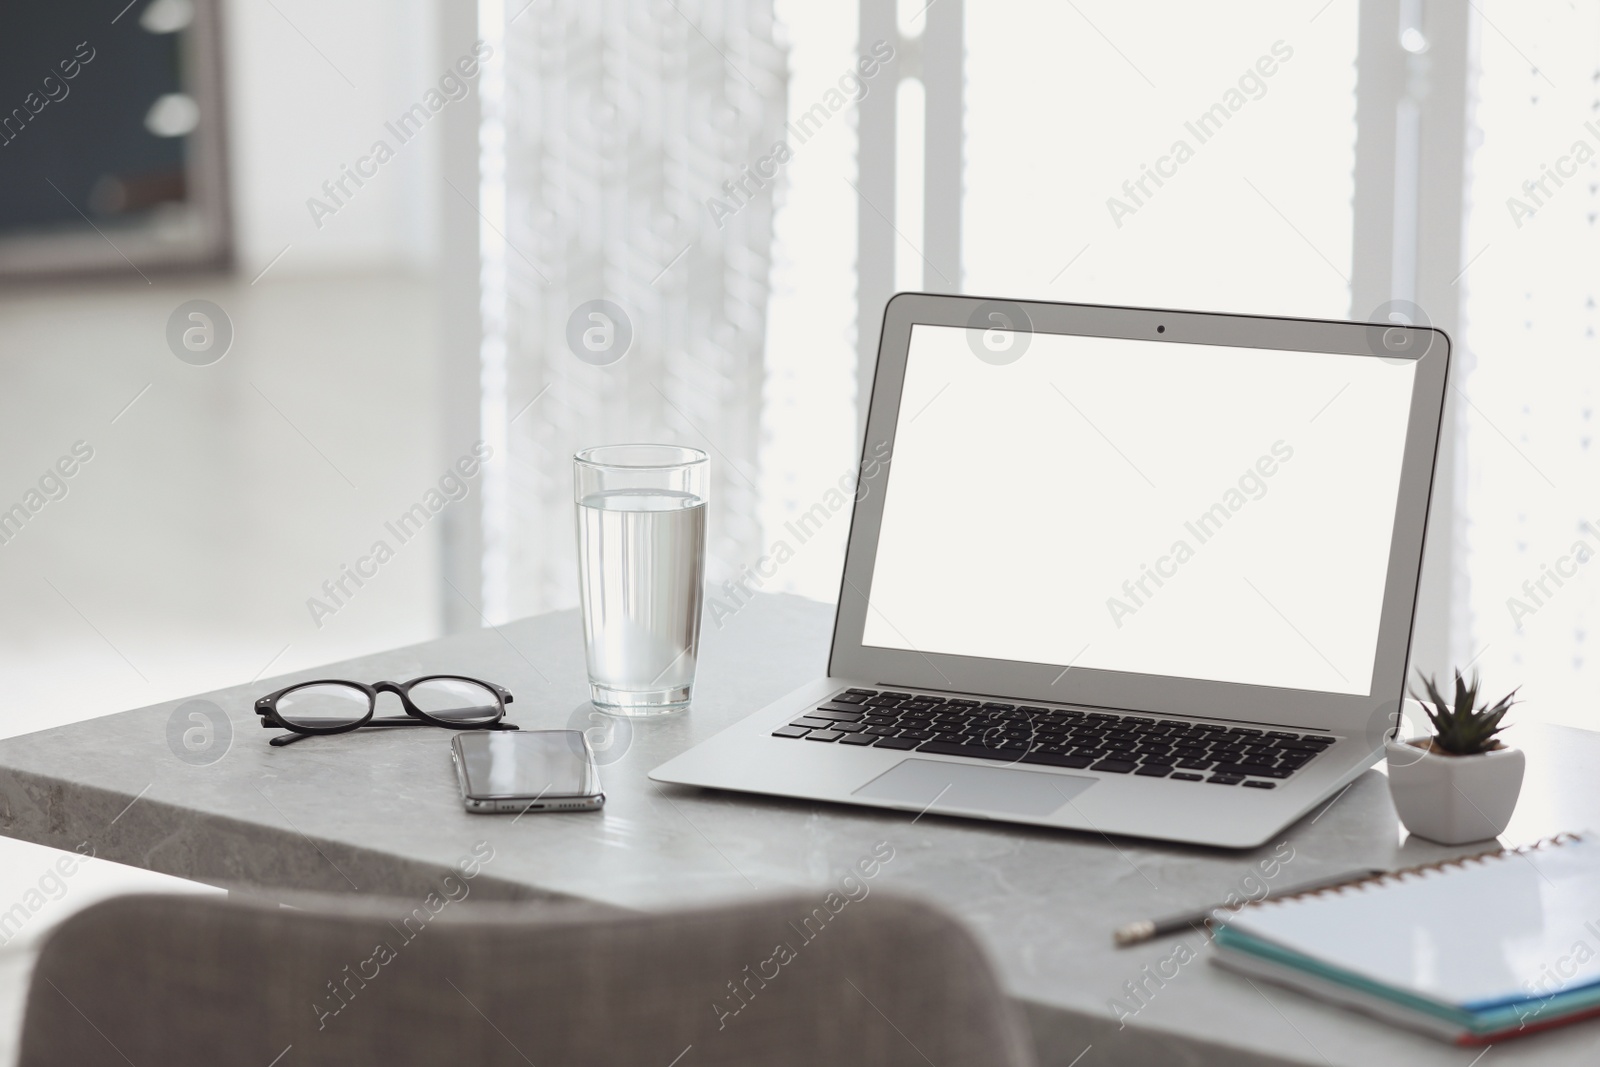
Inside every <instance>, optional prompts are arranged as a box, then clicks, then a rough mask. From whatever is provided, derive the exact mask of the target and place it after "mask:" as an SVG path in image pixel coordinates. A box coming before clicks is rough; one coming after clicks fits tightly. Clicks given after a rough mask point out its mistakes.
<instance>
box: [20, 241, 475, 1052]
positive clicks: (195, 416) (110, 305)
mask: <svg viewBox="0 0 1600 1067" xmlns="http://www.w3.org/2000/svg"><path fill="white" fill-rule="evenodd" d="M197 298H198V299H206V300H211V301H213V302H215V303H216V304H218V305H219V306H221V307H222V308H223V310H224V311H225V312H226V313H227V315H228V316H229V318H230V319H231V320H232V323H233V327H234V331H235V337H234V341H233V345H232V348H231V349H230V351H229V352H228V354H227V355H226V357H225V358H223V359H222V360H221V361H220V362H218V363H215V364H213V365H211V366H203V367H201V366H192V365H189V364H187V363H184V362H182V361H180V360H179V359H177V358H176V357H175V356H174V355H173V353H172V351H171V350H170V349H169V348H168V346H167V340H166V326H167V319H168V316H169V315H170V314H171V313H172V311H173V310H174V309H175V308H176V307H177V306H178V305H179V304H181V303H183V302H184V301H187V300H192V299H197ZM433 309H434V300H433V293H432V291H431V288H430V287H429V285H428V284H427V283H426V282H425V281H422V280H419V279H417V278H415V277H408V276H404V275H399V274H395V275H362V276H341V277H323V278H301V279H291V278H285V279H283V280H274V279H273V278H272V276H271V274H270V273H269V274H268V275H267V276H266V277H265V278H263V279H262V280H261V281H259V282H258V283H256V284H255V285H251V284H249V280H248V279H242V278H240V279H213V278H206V279H200V280H171V279H162V278H155V279H154V280H153V282H152V283H151V284H145V283H143V282H142V281H139V280H135V281H134V282H132V283H129V282H123V281H119V282H115V283H111V282H102V283H93V284H84V283H75V284H73V285H71V286H59V287H48V288H45V287H32V288H13V289H11V290H9V291H6V292H0V512H4V511H7V510H9V509H10V508H11V507H12V505H14V504H20V503H26V502H28V500H29V498H28V493H29V491H30V490H41V486H40V479H41V477H43V476H45V475H46V473H47V472H48V471H50V470H51V469H52V467H53V465H54V464H56V462H57V461H58V460H59V459H61V457H63V456H68V455H71V454H72V450H73V446H74V444H75V443H77V442H83V445H80V446H79V453H80V455H81V454H83V453H84V452H86V451H87V450H88V449H92V450H93V455H92V458H91V459H89V460H88V461H87V462H84V463H82V464H81V465H80V466H78V468H77V469H76V470H75V472H74V474H73V475H72V477H70V478H67V479H64V480H63V481H64V484H65V489H66V492H65V495H64V496H63V495H60V489H59V488H57V485H56V483H55V482H53V481H47V483H46V485H45V486H44V487H43V489H42V490H41V491H40V497H39V498H34V499H33V502H35V503H37V501H38V500H39V499H40V498H44V497H46V496H47V493H53V494H55V495H57V496H58V497H59V498H58V499H47V500H46V502H45V503H44V505H43V506H42V507H40V508H39V510H38V511H37V513H35V514H33V515H32V516H31V517H30V518H29V519H28V521H27V522H26V524H25V525H23V526H22V528H21V530H20V532H16V533H15V534H14V535H11V534H9V529H10V528H9V527H7V528H5V529H6V530H7V531H8V536H9V540H7V541H6V542H5V543H0V606H3V608H0V679H3V683H4V684H3V686H0V737H6V736H13V735H16V734H22V733H29V732H32V731H34V730H40V729H45V728H47V727H50V726H55V725H58V724H61V723H65V722H70V721H74V720H78V719H85V718H91V717H94V716H98V715H105V714H109V713H112V712H116V711H120V710H123V709H126V708H132V707H139V706H143V705H147V704H152V703H156V702H160V701H165V700H170V699H174V698H177V697H181V696H184V695H186V694H189V693H194V692H198V691H203V690H207V689H212V688H217V687H220V686H223V685H229V684H235V683H238V682H240V681H244V680H247V679H250V678H253V677H257V676H270V675H273V674H279V673H282V672H284V671H287V670H292V669H296V668H300V667H307V666H313V665H315V664H318V663H323V662H328V661H332V660H337V659H342V658H345V657H348V656H353V655H358V654H360V653H363V652H369V651H373V650H376V649H380V648H385V647H389V646H393V645H398V644H403V643H409V642H414V641H420V640H425V639H427V638H429V637H432V636H435V634H436V633H437V618H438V593H437V586H438V580H437V574H438V560H437V555H438V530H437V528H436V526H437V522H436V521H435V522H434V523H433V524H432V525H430V526H429V527H428V528H425V529H424V530H423V532H422V533H421V534H420V535H419V536H417V537H415V538H413V539H412V540H410V541H408V542H407V543H406V544H404V545H401V546H398V549H397V551H396V554H395V556H394V558H393V559H392V560H391V561H389V562H387V563H385V564H384V565H383V566H382V567H381V568H380V570H379V572H378V574H377V576H376V577H374V578H372V579H370V580H368V581H367V582H366V584H365V585H364V586H363V587H361V588H360V589H359V590H356V591H355V595H354V596H353V597H351V598H349V599H348V601H347V602H346V604H345V605H344V606H342V607H340V608H339V610H338V611H337V612H336V613H335V614H333V615H332V616H328V617H324V618H323V619H321V623H322V625H321V626H320V627H319V626H318V625H316V622H315V621H314V620H313V618H312V616H311V613H310V611H309V610H308V608H307V605H306V601H307V599H308V598H310V597H312V596H321V595H322V594H321V591H320V587H321V585H322V583H323V582H324V581H326V580H330V579H336V578H338V577H339V572H340V567H341V565H346V564H354V562H355V561H356V559H357V558H358V557H359V556H361V555H363V554H365V553H366V552H367V550H368V548H369V547H370V546H371V545H372V543H373V542H374V541H375V540H377V539H379V538H380V537H386V539H387V540H389V541H390V542H391V543H394V541H395V539H394V538H393V537H392V536H386V531H385V528H384V523H385V521H386V520H393V519H394V518H395V517H397V516H398V515H400V514H401V513H402V512H403V511H405V510H406V509H407V508H409V507H410V506H411V505H412V504H414V503H417V502H418V501H419V500H420V499H421V497H422V496H423V494H424V493H425V492H426V491H427V490H428V489H429V488H430V487H432V486H434V485H436V484H437V482H438V480H439V477H440V475H441V474H442V473H443V463H444V460H443V452H441V450H440V449H439V448H438V445H437V438H438V434H437V432H436V427H435V419H436V415H435V405H434V404H433V403H432V400H431V397H432V394H433V392H434V389H435V386H434V369H433V362H432V353H433V336H434V322H433V315H434V311H433ZM130 402H131V403H130ZM470 444H471V442H464V443H462V444H461V447H459V448H455V449H454V450H453V451H451V453H450V454H451V455H455V454H456V453H458V452H464V451H466V448H467V447H468V446H470ZM67 466H68V468H70V467H71V464H68V465H67ZM476 495H477V491H476V487H474V490H473V497H472V499H473V500H475V499H476ZM451 506H457V507H459V506H465V505H460V504H457V505H451ZM347 588H350V586H349V585H348V583H347ZM251 740H255V739H254V738H252V739H251ZM60 855H62V854H60V853H56V852H54V851H53V850H48V849H40V848H38V847H37V846H31V845H23V844H21V843H19V842H15V841H10V840H7V839H4V838H0V872H4V873H3V875H0V914H3V913H4V912H5V911H7V910H8V909H10V908H12V907H13V906H14V905H15V904H16V903H17V902H18V900H19V899H20V894H22V893H24V892H25V891H26V890H27V888H28V886H29V885H31V884H32V882H34V881H36V880H37V878H38V877H39V876H40V872H41V871H45V870H46V869H47V868H48V867H49V865H50V862H51V859H50V857H52V856H56V857H59V856H60ZM92 866H93V868H94V873H93V875H92V877H91V878H86V879H80V883H82V884H84V885H86V884H88V883H89V882H91V881H92V883H93V885H94V886H95V891H94V892H89V891H82V890H81V886H80V887H79V888H77V889H75V890H74V892H72V893H70V894H66V895H65V896H64V897H63V899H62V900H61V901H60V902H59V904H56V903H52V904H51V906H50V908H49V909H48V911H49V913H50V914H49V915H47V914H46V913H45V912H41V913H40V914H39V916H35V919H34V920H33V922H34V923H35V925H36V926H37V927H38V928H41V929H42V928H43V927H44V926H46V925H47V924H48V922H49V921H52V920H51V918H50V915H55V916H56V917H59V915H60V914H65V913H66V912H67V911H70V910H73V909H75V908H76V907H79V906H82V905H83V904H85V903H88V902H90V901H91V900H93V899H97V898H98V897H99V896H100V895H103V894H104V893H106V892H110V891H114V890H115V889H117V888H119V887H120V888H130V889H131V888H146V889H148V888H153V887H158V886H159V887H167V886H171V885H174V884H178V883H177V880H175V879H166V878H164V877H163V876H160V875H152V874H150V873H148V872H144V871H137V870H134V869H132V868H126V867H119V866H117V865H115V864H105V863H99V862H98V861H96V862H94V863H93V864H92ZM13 876H14V877H13ZM19 879H20V880H19ZM13 883H15V884H13ZM15 955H16V954H15V952H8V951H6V950H4V949H0V986H9V987H12V988H11V991H13V992H15V988H14V987H15V981H14V980H20V977H19V976H20V971H19V967H20V964H19V963H17V961H16V959H15ZM13 979H14V980H13ZM4 992H5V990H0V994H3V993H4ZM4 1000H5V997H4V996H3V995H0V1001H4ZM0 1014H3V1013H0ZM10 1029H11V1024H9V1023H8V1022H7V1021H5V1020H3V1019H0V1030H6V1031H10ZM14 1039H15V1033H14V1032H7V1033H5V1034H3V1035H0V1062H4V1061H5V1060H6V1059H7V1057H6V1056H5V1055H4V1051H5V1050H6V1047H7V1046H8V1045H9V1044H10V1043H11V1042H12V1041H14Z"/></svg>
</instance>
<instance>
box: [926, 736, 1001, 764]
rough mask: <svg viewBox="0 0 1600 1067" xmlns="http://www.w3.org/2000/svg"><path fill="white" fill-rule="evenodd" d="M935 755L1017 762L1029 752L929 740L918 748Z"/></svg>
mask: <svg viewBox="0 0 1600 1067" xmlns="http://www.w3.org/2000/svg"><path fill="white" fill-rule="evenodd" d="M917 751H918V752H927V753H930V754H932V755H935V756H971V757H973V758H975V759H992V760H1004V761H1005V762H1007V763H1015V762H1016V761H1017V759H1018V758H1019V757H1022V756H1025V755H1027V754H1028V752H1027V749H1025V748H1024V749H1010V748H990V747H989V746H987V745H953V744H950V743H949V742H946V741H928V742H925V743H924V744H923V745H922V746H921V747H919V748H918V749H917Z"/></svg>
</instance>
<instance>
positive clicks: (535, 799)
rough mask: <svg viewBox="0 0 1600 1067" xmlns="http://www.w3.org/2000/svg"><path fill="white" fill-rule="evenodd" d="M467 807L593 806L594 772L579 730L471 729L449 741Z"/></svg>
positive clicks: (598, 797)
mask: <svg viewBox="0 0 1600 1067" xmlns="http://www.w3.org/2000/svg"><path fill="white" fill-rule="evenodd" d="M450 756H451V758H452V759H453V760H455V764H456V778H457V779H458V780H459V781H460V783H461V801H462V803H463V804H464V805H465V806H466V809H467V810H468V811H471V812H481V813H488V812H497V811H516V812H524V811H595V810H597V809H599V808H602V807H604V806H605V802H606V795H605V794H604V793H602V792H601V791H600V772H599V771H598V770H597V769H596V768H595V765H594V754H593V753H592V752H591V751H590V750H589V739H588V738H587V737H585V736H584V735H583V731H582V730H474V731H471V732H470V733H469V732H462V733H458V734H456V735H455V737H454V738H452V739H451V742H450Z"/></svg>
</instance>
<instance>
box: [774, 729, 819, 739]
mask: <svg viewBox="0 0 1600 1067" xmlns="http://www.w3.org/2000/svg"><path fill="white" fill-rule="evenodd" d="M810 732H811V728H810V727H809V726H780V727H778V728H777V729H776V730H774V731H772V736H773V737H804V736H805V735H806V734H809V733H810Z"/></svg>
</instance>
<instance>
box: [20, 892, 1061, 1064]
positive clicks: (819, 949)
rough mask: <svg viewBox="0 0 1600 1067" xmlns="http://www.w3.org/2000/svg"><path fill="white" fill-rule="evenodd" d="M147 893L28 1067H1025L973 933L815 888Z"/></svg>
mask: <svg viewBox="0 0 1600 1067" xmlns="http://www.w3.org/2000/svg"><path fill="white" fill-rule="evenodd" d="M299 903H302V904H304V906H303V907H297V908H282V907H278V906H276V905H271V904H264V903H255V902H248V901H239V900H221V899H216V900H213V899H205V898H195V897H175V896H130V897H122V898H118V899H115V900H111V901H107V902H105V903H102V904H98V905H96V906H94V907H91V908H88V909H87V910H85V911H83V912H81V913H80V914H78V915H76V916H74V917H73V918H71V919H69V920H68V921H66V922H65V923H64V924H63V925H62V926H61V927H60V928H59V929H58V930H57V931H56V932H55V933H53V934H52V935H51V936H50V938H49V939H48V941H47V942H46V943H45V944H44V946H43V948H42V949H41V952H40V956H39V960H38V965H37V968H36V970H35V971H34V974H33V979H32V984H31V986H30V989H29V995H28V1004H27V1009H26V1016H25V1021H24V1024H23V1031H22V1054H21V1057H20V1063H21V1064H22V1065H23V1067H61V1065H66V1064H70V1065H72V1067H98V1065H102V1064H104V1065H107V1067H128V1065H129V1064H134V1065H137V1067H156V1065H163V1067H165V1065H189V1064H195V1065H201V1064H203V1065H207V1067H214V1065H224V1064H228V1065H231V1064H238V1065H243V1067H305V1065H312V1064H330V1065H332V1064H337V1065H339V1067H348V1065H354V1064H374V1065H382V1067H408V1065H413V1064H414V1065H423V1064H427V1065H435V1064H440V1065H451V1067H454V1065H458V1064H460V1065H472V1067H490V1065H501V1064H504V1065H508V1067H525V1065H529V1064H534V1065H537V1067H580V1065H588V1064H593V1065H602V1064H604V1065H612V1064H623V1065H629V1067H635V1065H636V1067H706V1065H728V1067H734V1065H738V1067H758V1065H771V1067H790V1065H793V1067H801V1065H806V1067H811V1065H817V1064H824V1065H827V1067H844V1065H849V1064H862V1065H867V1064H870V1065H873V1067H900V1065H904V1067H929V1065H930V1064H932V1065H936V1067H967V1065H970V1067H980V1065H981V1067H1025V1065H1029V1064H1031V1063H1032V1062H1033V1057H1032V1052H1031V1042H1030V1041H1029V1039H1028V1037H1027V1035H1026V1033H1025V1031H1024V1029H1023V1027H1022V1023H1021V1021H1020V1012H1018V1011H1017V1010H1016V1009H1014V1008H1013V1006H1012V1005H1011V1003H1010V1002H1009V1001H1008V1000H1007V998H1006V996H1005V993H1004V992H1003V991H1002V989H1001V987H1000V983H999V981H998V980H997V978H996V976H995V972H994V969H993V968H992V967H991V966H990V964H989V961H988V959H987V958H986V957H985V955H984V953H983V952H982V951H981V949H980V948H979V946H978V944H977V943H976V941H974V939H973V937H972V935H971V934H969V933H968V932H967V931H966V929H965V928H964V927H962V926H961V925H960V924H958V923H957V922H956V921H954V920H953V919H951V918H949V917H948V916H947V915H945V914H944V913H943V912H940V911H938V910H936V909H934V908H932V907H929V906H927V905H925V904H922V903H919V902H916V901H913V900H909V899H906V898H904V897H896V896H893V895H891V894H888V893H883V892H873V893H872V894H871V895H870V896H867V897H865V898H863V899H860V900H856V901H847V900H846V899H845V898H843V897H841V896H838V895H830V894H828V893H826V891H819V892H817V893H815V894H810V895H789V896H784V897H781V898H775V899H768V900H763V901H760V902H755V903H746V904H737V905H726V906H717V907H707V908H703V909H699V910H694V911H682V912H676V913H665V914H648V915H647V914H635V913H627V912H619V911H616V910H610V909H601V908H597V907H591V906H588V905H577V904H564V903H551V904H546V903H538V904H505V905H478V904H475V903H474V904H467V903H459V904H449V903H445V902H443V901H442V900H441V899H440V898H435V899H434V900H433V901H430V902H428V903H427V904H424V905H419V906H415V907H413V906H412V905H410V904H409V903H407V902H404V901H396V900H383V899H373V898H356V899H352V898H325V897H319V898H312V899H309V900H307V901H303V902H299Z"/></svg>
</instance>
